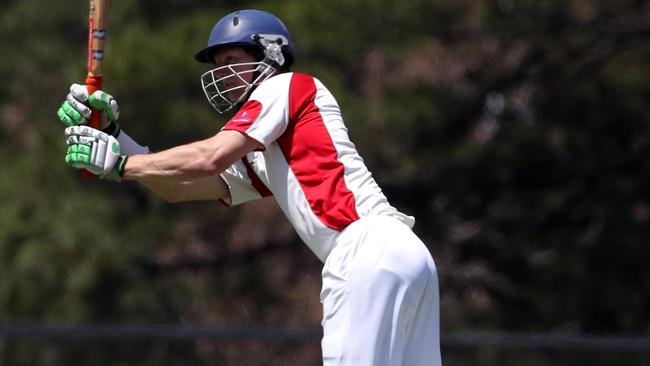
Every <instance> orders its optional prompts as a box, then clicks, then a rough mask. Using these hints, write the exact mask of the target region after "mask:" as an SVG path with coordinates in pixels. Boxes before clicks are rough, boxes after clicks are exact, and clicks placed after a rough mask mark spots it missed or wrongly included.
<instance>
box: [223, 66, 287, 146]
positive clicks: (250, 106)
mask: <svg viewBox="0 0 650 366" xmlns="http://www.w3.org/2000/svg"><path fill="white" fill-rule="evenodd" d="M292 75H293V74H292V73H285V74H280V75H277V76H274V77H272V78H270V79H268V80H266V81H264V82H263V83H261V84H260V85H259V86H258V87H257V88H256V89H255V90H254V91H253V93H252V94H251V96H250V98H249V99H248V101H247V102H246V103H244V105H243V106H242V107H241V109H240V110H239V111H238V112H237V113H236V114H235V115H234V116H233V117H232V118H231V119H230V120H229V121H228V123H226V125H225V126H224V127H223V128H222V130H234V131H239V132H241V133H243V134H245V135H247V136H249V137H251V138H253V139H255V140H257V141H259V142H260V143H261V144H262V145H264V147H265V148H266V147H268V146H269V145H270V144H271V143H272V142H274V141H275V140H276V139H277V138H278V137H280V136H281V135H282V134H283V133H284V131H285V130H286V129H287V125H288V124H289V87H290V84H291V77H292Z"/></svg>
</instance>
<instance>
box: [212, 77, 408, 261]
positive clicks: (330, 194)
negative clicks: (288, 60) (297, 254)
mask: <svg viewBox="0 0 650 366" xmlns="http://www.w3.org/2000/svg"><path fill="white" fill-rule="evenodd" d="M223 130H235V131H239V132H241V133H243V134H246V135H248V136H249V137H251V138H254V139H255V140H257V141H259V142H260V143H261V144H262V145H264V147H265V149H264V150H263V151H254V152H251V153H249V154H247V155H246V156H244V157H243V158H242V159H241V160H240V161H238V162H237V163H235V164H233V165H232V166H231V167H229V168H228V169H227V170H226V171H224V172H223V173H222V174H221V177H222V178H223V179H224V180H225V181H226V184H227V185H228V188H229V190H230V199H229V200H225V201H224V203H226V204H227V205H237V204H241V203H244V202H247V201H251V200H254V199H259V198H262V197H267V196H273V197H274V198H275V199H276V201H277V202H278V205H279V206H280V208H281V209H282V211H283V212H284V213H285V214H286V216H287V217H288V219H289V221H290V222H291V223H292V224H293V226H294V228H295V230H296V232H297V233H298V235H299V236H300V238H301V239H302V240H303V241H304V242H305V244H307V246H308V247H309V248H310V249H311V250H312V251H313V252H314V253H315V254H316V256H317V257H318V258H319V259H320V260H321V261H323V262H324V261H325V259H326V258H327V255H328V254H329V252H330V251H331V250H332V248H334V246H335V245H336V238H337V236H338V234H339V233H340V232H341V231H342V230H343V229H345V228H346V227H347V226H348V225H349V224H351V223H352V222H354V221H356V220H358V219H359V218H361V217H365V216H375V215H387V216H393V217H396V218H397V219H399V220H400V221H402V222H404V223H405V224H407V225H408V226H409V227H412V226H413V224H414V221H415V220H414V218H413V217H410V216H406V215H404V214H402V213H400V212H399V211H397V209H395V208H394V207H392V206H391V205H390V204H389V203H388V200H387V199H386V197H385V196H384V194H383V193H382V191H381V188H379V186H378V185H377V183H376V182H375V180H374V179H373V177H372V175H371V173H370V172H369V171H368V169H367V168H366V166H365V164H364V162H363V159H362V158H361V156H360V155H359V153H358V152H357V150H356V148H355V146H354V144H353V143H352V142H351V141H350V139H349V137H348V133H347V128H346V127H345V125H344V123H343V119H342V116H341V110H340V108H339V106H338V104H337V102H336V100H335V99H334V96H332V94H331V93H330V92H329V91H328V90H327V89H326V88H325V86H324V85H323V84H322V83H321V82H320V81H319V80H317V79H316V78H314V77H312V76H309V75H305V74H299V73H283V74H279V75H276V76H274V77H272V78H270V79H268V80H266V81H264V82H263V83H261V84H260V85H259V86H258V87H257V88H256V89H255V90H254V91H253V92H252V93H251V96H250V98H249V99H248V101H247V102H246V103H245V104H244V105H243V106H242V108H241V109H240V110H239V111H238V112H237V114H236V115H235V116H234V117H233V118H232V119H230V121H228V123H227V124H226V125H225V126H224V127H223Z"/></svg>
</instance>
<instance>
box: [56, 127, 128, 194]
mask: <svg viewBox="0 0 650 366" xmlns="http://www.w3.org/2000/svg"><path fill="white" fill-rule="evenodd" d="M65 135H66V141H67V143H68V150H67V152H66V155H65V162H66V163H68V164H69V165H71V166H73V167H75V168H77V169H85V170H87V171H89V172H91V173H92V174H95V175H98V176H99V177H100V178H104V179H110V180H114V181H118V182H119V181H121V180H122V175H123V174H124V167H125V166H126V161H127V159H128V157H127V156H126V155H122V154H120V143H119V142H118V141H117V139H116V138H115V137H113V136H111V135H109V134H107V133H104V132H102V131H100V130H96V129H94V128H91V127H88V126H72V127H68V128H66V129H65Z"/></svg>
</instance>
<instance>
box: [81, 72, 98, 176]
mask: <svg viewBox="0 0 650 366" xmlns="http://www.w3.org/2000/svg"><path fill="white" fill-rule="evenodd" d="M86 88H87V89H88V95H89V96H90V95H91V94H92V93H94V92H96V91H97V90H100V89H101V88H102V77H101V76H95V75H88V76H87V77H86ZM91 110H92V114H91V115H90V120H89V121H88V126H90V127H92V128H97V129H99V127H100V126H101V113H100V112H99V111H98V110H96V109H94V108H91ZM83 176H84V177H85V178H95V175H93V174H92V173H89V172H87V171H85V170H84V171H83Z"/></svg>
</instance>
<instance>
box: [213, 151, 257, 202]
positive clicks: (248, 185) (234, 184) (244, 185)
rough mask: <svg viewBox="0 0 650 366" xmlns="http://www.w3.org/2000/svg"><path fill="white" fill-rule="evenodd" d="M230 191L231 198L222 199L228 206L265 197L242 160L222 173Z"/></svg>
mask: <svg viewBox="0 0 650 366" xmlns="http://www.w3.org/2000/svg"><path fill="white" fill-rule="evenodd" d="M220 176H221V178H222V179H223V180H224V181H225V182H226V185H227V186H228V190H229V191H230V198H225V199H223V200H221V202H222V203H223V204H225V205H226V206H236V205H239V204H242V203H245V202H248V201H254V200H257V199H260V198H262V197H264V196H263V195H262V194H261V193H260V192H259V191H258V190H257V189H255V187H254V186H253V182H252V180H251V177H250V176H249V173H248V171H247V169H246V166H245V165H244V162H243V161H242V160H238V161H237V162H236V163H235V164H233V165H231V166H230V167H229V168H228V169H226V170H224V171H223V172H222V173H221V174H220Z"/></svg>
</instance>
